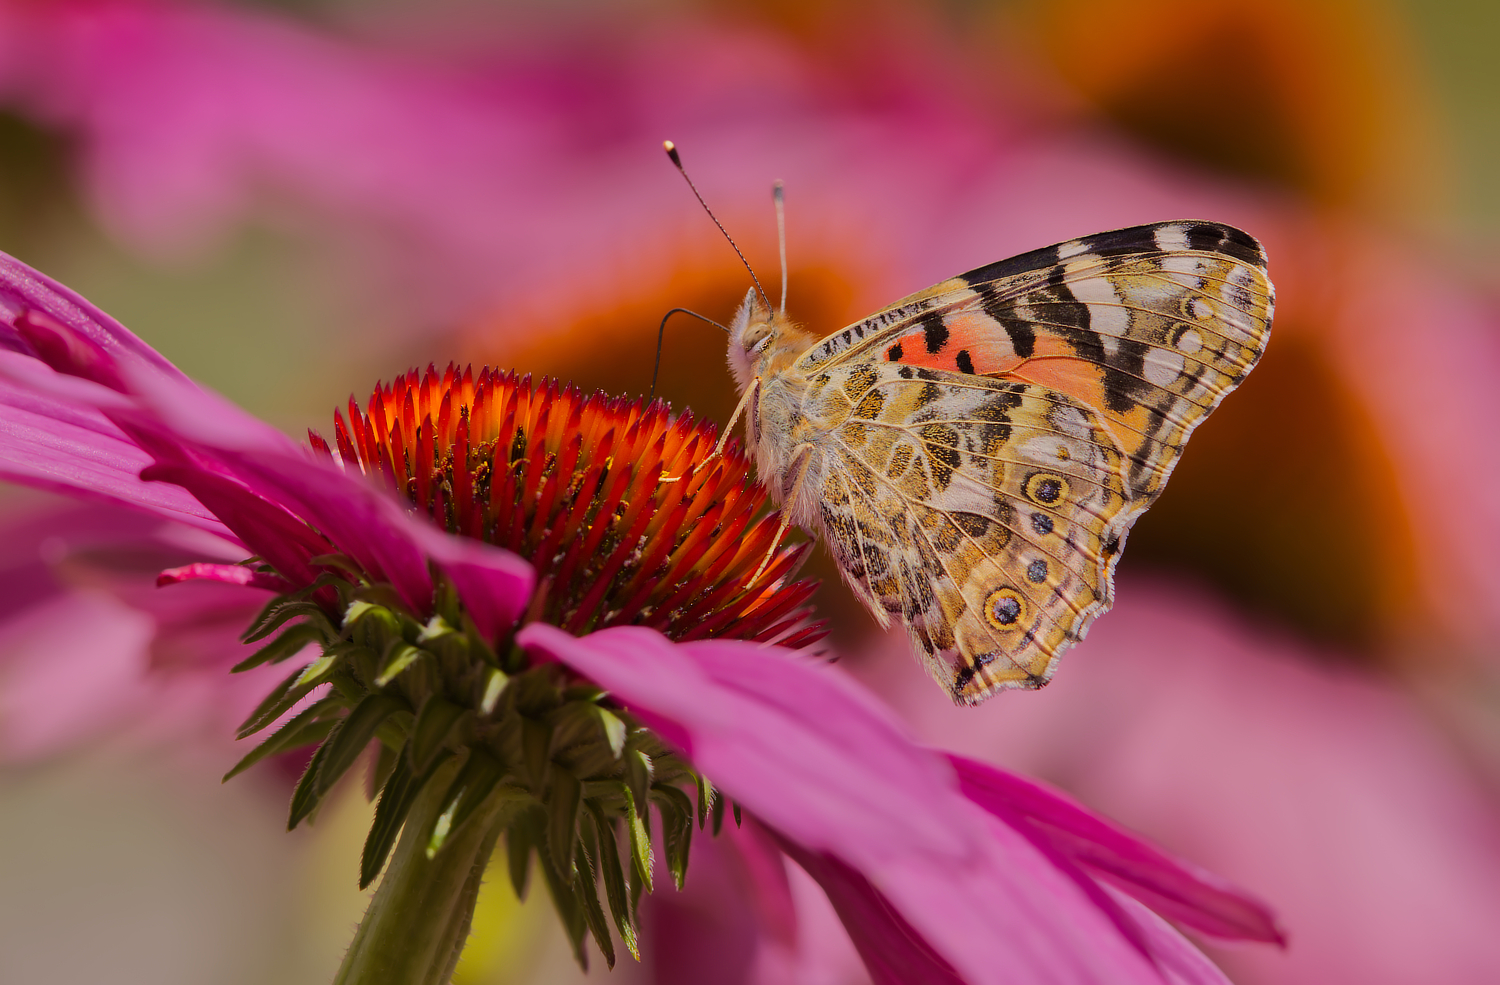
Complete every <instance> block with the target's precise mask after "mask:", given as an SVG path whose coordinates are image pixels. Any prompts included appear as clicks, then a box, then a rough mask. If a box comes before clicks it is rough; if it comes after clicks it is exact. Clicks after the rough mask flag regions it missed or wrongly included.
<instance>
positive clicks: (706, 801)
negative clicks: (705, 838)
mask: <svg viewBox="0 0 1500 985" xmlns="http://www.w3.org/2000/svg"><path fill="white" fill-rule="evenodd" d="M693 779H694V781H696V783H697V785H698V830H699V831H702V830H703V826H704V825H705V824H707V823H708V816H709V814H710V813H712V812H713V809H714V801H715V800H716V799H717V797H716V796H715V793H714V788H713V784H711V783H709V782H708V777H706V776H704V775H703V774H702V773H694V774H693Z"/></svg>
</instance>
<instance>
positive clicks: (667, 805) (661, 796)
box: [651, 783, 693, 892]
mask: <svg viewBox="0 0 1500 985" xmlns="http://www.w3.org/2000/svg"><path fill="white" fill-rule="evenodd" d="M651 796H652V798H653V799H654V800H655V801H656V806H657V809H658V810H659V811H661V840H662V848H663V850H664V851H665V852H666V853H667V870H668V871H669V872H671V873H672V883H673V884H674V885H675V886H676V887H677V889H678V891H679V892H680V891H681V890H682V884H683V882H684V880H686V879H687V865H688V850H689V849H690V848H691V847H692V841H693V802H692V801H691V800H689V799H688V795H687V794H685V793H683V792H682V791H681V790H680V789H679V788H677V787H674V786H671V785H670V784H665V783H663V784H658V785H657V786H655V787H652V788H651Z"/></svg>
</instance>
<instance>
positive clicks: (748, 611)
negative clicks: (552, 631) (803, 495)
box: [309, 364, 823, 647]
mask: <svg viewBox="0 0 1500 985" xmlns="http://www.w3.org/2000/svg"><path fill="white" fill-rule="evenodd" d="M309 437H310V439H311V442H312V445H313V448H314V449H315V451H316V452H317V453H318V454H320V455H323V454H328V455H331V454H332V451H331V449H330V446H329V444H328V443H327V442H326V441H324V440H323V438H322V437H321V436H319V435H317V434H316V433H310V435H309ZM334 439H335V442H334V443H335V445H336V446H337V449H338V454H339V457H341V458H342V459H343V461H344V463H345V467H346V468H354V467H358V468H359V469H360V470H361V471H362V472H363V473H364V474H365V475H367V476H370V477H371V478H373V479H376V481H382V482H385V483H386V484H388V485H390V486H391V487H392V488H393V489H395V490H396V491H398V492H399V493H401V494H402V495H403V496H405V497H406V498H407V499H409V500H410V501H411V502H412V503H413V505H414V506H415V507H416V508H417V509H419V510H422V511H423V512H425V513H427V514H428V515H429V516H431V517H432V518H433V520H435V521H436V522H437V523H438V524H439V525H441V526H442V527H443V528H444V529H446V530H447V531H448V532H450V533H454V534H459V535H461V536H466V537H473V538H476V539H479V540H483V541H486V542H488V543H491V544H495V545H497V546H499V547H504V548H507V549H508V550H511V551H514V552H515V553H517V554H519V555H521V556H522V557H524V558H526V559H527V560H528V561H530V562H531V564H532V565H533V566H534V567H535V568H536V572H537V595H538V598H537V599H534V600H533V605H532V610H531V618H536V619H541V620H543V621H546V622H550V623H553V624H555V625H558V626H561V627H563V628H565V629H567V630H569V631H570V632H573V633H584V632H591V631H593V630H597V629H603V628H605V627H607V626H615V625H626V624H629V625H644V626H650V627H652V628H654V629H657V630H660V631H661V632H662V633H664V634H665V635H667V636H669V637H672V638H674V639H701V638H706V637H709V636H714V637H721V638H731V639H746V640H756V641H760V642H777V643H781V644H784V645H791V646H798V647H803V646H808V645H810V644H812V643H815V642H816V641H817V640H819V639H821V638H822V636H823V629H822V626H821V624H815V623H813V622H812V619H811V614H810V610H809V609H808V608H807V607H806V602H807V600H808V598H809V597H810V596H811V594H812V591H813V588H814V587H815V583H814V582H811V581H801V582H793V581H792V580H791V579H792V577H793V575H794V574H795V572H796V570H797V568H798V567H799V566H800V564H801V562H802V561H803V559H804V558H805V556H806V554H807V550H808V548H809V546H810V545H808V544H805V543H804V544H800V545H796V546H790V547H779V546H778V545H776V543H775V540H776V528H777V518H776V516H775V515H774V514H772V515H763V514H764V506H765V503H766V494H765V490H764V488H763V487H761V486H760V485H758V484H756V483H754V482H752V481H751V480H750V478H749V461H748V459H747V458H746V457H745V456H744V454H742V453H741V451H740V450H739V448H738V445H737V444H736V443H735V442H732V441H731V442H729V443H728V444H727V445H726V447H725V448H724V450H723V451H722V452H721V453H720V454H717V455H715V454H713V449H714V447H715V443H716V440H717V429H716V427H715V426H714V425H713V424H712V423H711V422H701V423H700V422H696V421H694V420H693V418H692V415H691V414H690V413H685V414H682V415H680V416H677V417H673V416H672V414H671V413H670V410H669V408H668V407H667V406H666V405H665V404H663V403H661V402H655V403H652V404H649V405H648V404H646V403H645V402H644V401H642V400H630V399H627V398H615V397H608V396H606V395H604V394H602V393H595V394H591V395H585V394H583V392H582V391H580V390H579V389H577V388H576V387H574V386H572V385H559V383H558V382H557V381H556V380H552V379H546V378H544V379H542V380H540V381H538V383H537V384H536V385H533V383H532V380H531V377H530V376H529V375H527V376H524V377H517V375H516V374H515V373H513V372H504V373H502V372H499V371H496V370H493V369H490V368H489V367H485V368H483V369H481V370H480V371H479V372H478V373H477V374H476V373H475V372H474V371H473V369H472V368H471V367H464V368H463V369H462V370H461V371H460V370H459V369H458V368H457V367H456V366H454V365H452V364H450V365H449V366H448V367H447V369H446V370H444V371H443V372H442V373H439V372H438V371H437V369H436V367H434V366H429V367H428V368H427V372H426V373H423V374H420V375H419V374H418V373H417V371H416V370H411V371H408V372H407V373H405V374H404V375H402V376H398V377H397V378H396V379H395V381H394V382H392V383H389V384H385V385H377V386H376V387H375V389H374V391H373V392H372V394H371V396H370V400H369V402H368V404H367V405H366V407H365V409H364V410H363V411H361V410H360V408H359V405H358V404H357V403H356V402H355V400H354V399H353V398H352V397H351V398H350V400H349V404H348V418H347V421H346V418H345V417H344V414H343V412H341V411H335V412H334ZM773 551H774V552H775V553H774V556H772V558H771V560H770V563H768V564H766V565H765V567H764V570H763V571H761V572H760V575H759V577H755V575H756V572H757V570H758V569H760V568H761V566H762V562H764V561H765V560H766V558H767V556H768V555H770V554H772V552H773Z"/></svg>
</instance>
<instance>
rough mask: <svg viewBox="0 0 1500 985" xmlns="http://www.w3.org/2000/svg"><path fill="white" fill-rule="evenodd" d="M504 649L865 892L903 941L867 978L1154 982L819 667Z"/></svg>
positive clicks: (635, 650) (732, 650) (622, 652)
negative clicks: (592, 698) (578, 690)
mask: <svg viewBox="0 0 1500 985" xmlns="http://www.w3.org/2000/svg"><path fill="white" fill-rule="evenodd" d="M517 639H518V641H519V642H520V643H521V644H522V645H523V646H525V647H526V648H527V649H528V650H536V651H545V652H547V653H550V654H552V655H553V656H555V657H556V658H558V659H560V660H561V661H563V662H564V663H566V664H568V665H569V666H571V667H572V668H573V669H574V670H576V671H578V672H579V673H581V674H583V675H584V676H586V677H588V678H589V679H591V680H593V681H594V682H596V683H597V684H599V685H600V686H602V687H604V688H606V689H608V690H609V691H610V692H611V693H612V694H613V695H614V697H615V698H616V699H617V700H619V701H620V702H621V703H622V704H624V705H625V706H626V707H627V708H629V709H630V710H631V712H632V713H633V714H636V715H638V716H640V717H641V718H642V719H643V720H644V721H646V722H647V723H648V724H649V725H651V726H652V727H653V728H656V729H658V730H659V731H660V732H661V733H662V734H663V735H664V737H666V738H667V739H668V741H671V742H673V743H674V744H676V745H678V746H679V748H681V749H682V750H683V751H684V752H685V753H686V754H687V755H689V756H690V758H691V759H692V761H693V763H694V764H695V766H697V767H698V768H700V769H702V770H703V771H704V772H705V774H706V775H708V776H709V777H711V778H712V779H713V781H714V783H715V784H717V785H719V786H721V788H722V789H723V790H725V791H726V792H727V793H728V794H729V796H731V797H733V798H734V799H735V800H736V801H738V802H739V803H742V804H744V805H745V806H746V807H747V808H748V809H749V810H750V811H751V812H752V813H754V814H755V815H756V817H758V818H759V819H760V820H761V821H762V822H764V823H765V824H766V825H767V826H768V827H769V828H771V829H772V830H773V831H775V832H776V833H777V835H779V836H780V837H781V838H783V839H785V840H786V841H787V842H788V843H790V844H792V845H795V846H796V850H797V851H799V852H802V853H806V856H807V858H808V860H809V864H811V865H812V866H813V867H814V868H815V869H819V871H824V870H823V869H822V868H820V866H819V863H818V861H817V860H818V859H820V858H826V859H830V860H833V861H834V862H835V863H836V865H835V866H834V868H832V869H828V870H826V873H825V874H827V875H828V878H830V879H831V880H837V882H836V884H835V885H834V887H833V889H832V890H831V894H834V893H843V892H844V889H841V888H840V887H843V886H846V874H847V873H848V872H852V873H855V874H857V875H858V876H859V878H861V879H863V880H866V881H867V882H868V885H869V886H870V887H871V888H872V890H873V893H874V894H875V895H874V896H870V897H868V898H867V897H866V896H862V895H860V894H859V893H858V892H856V890H855V889H853V888H848V893H849V895H848V896H847V898H846V899H845V903H846V904H847V905H848V906H849V907H850V908H851V909H852V908H853V907H855V906H856V904H858V905H860V906H862V907H869V906H875V905H876V904H875V903H874V902H873V900H874V899H877V898H878V899H879V900H880V901H881V902H880V903H879V905H880V906H888V907H889V908H890V911H891V913H892V915H893V919H892V921H891V926H892V927H894V926H896V923H895V921H896V920H899V921H901V922H904V924H905V925H906V926H908V927H910V928H911V930H912V934H911V935H908V936H909V940H911V941H912V942H913V943H911V944H910V945H909V946H908V945H903V944H901V943H900V940H901V939H900V938H892V939H891V940H892V941H894V942H895V943H891V942H890V941H883V942H882V943H880V944H879V947H880V948H881V950H877V951H874V952H870V953H866V954H865V957H866V960H867V961H869V962H872V966H873V967H890V968H892V969H896V970H899V969H900V968H931V967H938V965H936V964H933V961H934V955H935V956H936V959H937V960H939V961H940V962H943V963H946V964H947V965H949V966H950V967H951V968H952V969H953V970H954V971H955V972H956V973H957V976H958V977H959V978H960V979H961V980H963V981H966V982H972V983H980V982H1001V981H1004V982H1031V981H1048V982H1112V983H1113V982H1160V981H1162V974H1161V972H1160V971H1159V969H1158V968H1157V967H1156V966H1155V965H1154V963H1153V960H1152V959H1151V958H1150V957H1149V956H1148V955H1147V953H1144V950H1143V949H1142V947H1141V945H1140V944H1139V943H1138V942H1136V941H1135V940H1133V939H1131V938H1130V937H1129V936H1128V935H1127V934H1126V933H1125V932H1122V929H1121V927H1120V926H1119V925H1118V924H1117V922H1116V918H1115V916H1114V915H1113V914H1111V913H1109V912H1107V911H1106V910H1105V909H1103V908H1101V907H1100V905H1099V904H1098V902H1097V901H1096V900H1095V899H1094V898H1093V897H1091V895H1090V894H1089V893H1087V892H1085V891H1084V889H1083V888H1082V887H1080V886H1079V884H1078V883H1077V882H1076V881H1075V880H1074V878H1073V877H1072V875H1071V874H1069V873H1066V872H1063V871H1061V870H1060V869H1059V868H1058V867H1057V866H1056V865H1055V864H1053V862H1052V861H1051V860H1050V859H1049V857H1048V855H1047V854H1046V853H1044V852H1042V851H1041V850H1039V849H1038V847H1037V846H1036V845H1034V844H1032V842H1031V841H1030V840H1029V839H1028V838H1027V836H1025V835H1023V834H1022V833H1021V832H1019V831H1016V830H1014V829H1011V828H1007V827H1006V826H1004V825H1002V824H1000V823H999V822H998V821H996V820H995V819H994V818H993V817H991V816H990V815H988V814H986V813H985V812H984V811H982V810H981V809H980V808H979V807H977V806H976V805H974V804H973V803H972V802H970V801H969V800H968V799H967V798H965V797H964V796H963V794H962V793H961V792H960V790H959V787H958V781H957V778H956V777H955V775H954V773H953V770H952V767H951V766H950V765H949V764H948V763H947V762H946V761H945V760H944V759H943V758H942V757H940V756H938V755H936V754H934V753H932V752H930V751H928V750H925V749H922V748H920V747H917V746H915V745H913V744H912V743H911V742H909V741H908V740H907V739H906V738H905V737H904V735H903V734H902V733H901V730H900V728H899V727H898V726H897V725H896V724H895V723H894V721H893V720H892V719H891V717H890V715H889V713H888V712H887V711H886V710H885V709H884V708H883V707H882V706H881V705H879V704H878V703H877V702H876V701H875V700H874V699H873V698H872V697H871V696H870V695H868V694H867V693H866V692H864V691H863V690H862V689H860V688H859V687H857V686H856V685H855V684H853V683H852V682H851V681H850V680H849V679H848V678H846V677H844V676H842V675H841V674H840V673H839V672H838V671H836V670H834V669H833V668H830V667H827V666H825V665H821V664H815V663H812V662H809V661H807V660H806V659H804V658H799V657H797V656H794V655H789V654H787V653H785V652H782V651H778V650H775V649H773V648H765V647H758V646H755V645H753V644H747V643H737V642H731V641H713V642H704V643H692V644H684V645H674V644H672V643H670V642H669V641H667V640H666V639H665V638H664V637H662V636H661V635H659V634H657V633H654V632H652V631H650V630H645V629H640V628H635V627H628V628H619V629H610V630H604V631H602V632H599V633H594V634H591V635H590V636H588V637H585V638H583V639H576V638H574V637H571V636H569V635H568V634H566V633H564V632H562V631H561V630H558V629H556V628H554V627H551V626H545V625H541V624H532V625H530V626H527V627H526V628H525V629H523V630H522V631H521V633H520V634H519V635H518V637H517ZM812 874H813V875H814V876H815V877H816V876H817V875H818V874H819V873H818V872H816V871H815V872H813V873H812ZM850 886H851V887H852V884H850ZM835 903H836V905H838V900H835ZM915 941H920V942H921V944H920V946H919V945H918V944H916V943H915ZM855 943H856V945H858V946H861V947H862V948H865V947H876V942H874V941H863V942H862V941H861V940H860V939H859V937H858V936H856V938H855ZM887 949H890V950H887ZM1220 980H1221V981H1222V979H1220Z"/></svg>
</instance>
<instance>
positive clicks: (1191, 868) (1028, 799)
mask: <svg viewBox="0 0 1500 985" xmlns="http://www.w3.org/2000/svg"><path fill="white" fill-rule="evenodd" d="M948 760H949V762H951V763H952V764H953V765H954V767H955V768H956V769H957V770H958V777H959V784H960V786H961V788H962V789H963V792H964V795H965V796H967V797H968V798H969V799H970V800H972V801H974V803H976V804H978V805H979V806H980V807H983V808H984V809H985V810H987V811H990V812H991V813H992V814H995V815H996V816H998V817H1001V818H1002V819H1009V818H1011V817H1014V816H1016V815H1019V816H1020V817H1022V818H1024V819H1025V821H1027V822H1029V824H1030V825H1031V827H1032V828H1033V829H1034V830H1035V831H1036V832H1037V834H1038V835H1039V836H1040V837H1042V838H1044V839H1046V841H1047V842H1048V843H1049V844H1050V845H1052V846H1053V847H1054V848H1056V849H1057V850H1058V851H1059V852H1061V853H1062V854H1063V855H1065V856H1067V857H1068V858H1071V859H1072V860H1073V861H1075V862H1077V863H1078V864H1079V865H1081V866H1083V867H1084V868H1085V869H1087V870H1089V871H1090V872H1093V873H1094V874H1095V875H1097V876H1099V877H1100V878H1102V879H1104V880H1105V881H1107V882H1109V883H1111V884H1113V885H1114V886H1116V887H1117V888H1119V889H1120V890H1122V891H1123V892H1125V893H1127V894H1129V895H1130V896H1133V897H1134V898H1135V899H1137V900H1140V901H1141V902H1142V903H1144V904H1146V905H1147V906H1148V907H1150V908H1151V909H1152V910H1154V911H1156V912H1157V913H1160V914H1162V915H1163V916H1166V917H1169V918H1170V919H1173V920H1176V921H1177V922H1178V923H1181V924H1185V925H1186V926H1189V927H1192V928H1193V929H1195V930H1201V931H1203V932H1204V933H1209V934H1213V935H1215V936H1217V937H1226V938H1241V939H1245V940H1254V941H1270V942H1274V943H1277V944H1282V945H1284V944H1285V943H1286V939H1285V937H1283V936H1282V933H1281V931H1280V930H1279V929H1278V928H1277V926H1276V920H1275V918H1274V917H1273V916H1272V914H1271V911H1270V909H1269V908H1267V907H1266V906H1265V904H1263V903H1261V902H1260V901H1259V900H1257V899H1255V898H1254V897H1252V896H1251V895H1249V894H1248V893H1246V892H1244V891H1243V890H1241V889H1239V888H1237V887H1235V886H1233V885H1231V884H1230V883H1228V882H1226V881H1225V880H1223V879H1220V878H1219V877H1218V876H1216V875H1214V874H1213V873H1211V872H1208V871H1206V870H1204V869H1201V868H1199V867H1198V866H1196V865H1193V864H1192V863H1191V862H1187V861H1184V860H1182V859H1179V858H1175V857H1173V856H1171V855H1169V854H1167V853H1166V852H1164V851H1162V850H1161V849H1160V848H1157V847H1156V846H1155V845H1152V844H1151V843H1150V842H1148V841H1146V840H1145V839H1143V838H1141V837H1139V836H1137V835H1134V834H1131V833H1130V832H1128V831H1126V830H1125V829H1124V828H1121V827H1120V826H1118V825H1116V824H1114V823H1112V822H1110V821H1107V820H1105V819H1104V818H1102V817H1100V816H1099V815H1097V814H1094V813H1092V812H1091V811H1089V810H1088V809H1087V808H1085V807H1083V806H1082V805H1081V804H1079V803H1077V802H1076V801H1074V800H1072V799H1071V798H1069V797H1067V796H1065V795H1063V794H1061V793H1059V792H1057V791H1055V790H1052V789H1050V788H1048V787H1046V786H1044V785H1042V784H1040V783H1037V782H1036V781H1034V780H1029V779H1026V778H1025V777H1021V776H1017V775H1016V774H1014V773H1007V772H1005V771H1004V770H1000V769H996V768H995V767H993V766H989V765H986V764H985V763H981V762H978V761H977V760H973V759H968V758H966V757H964V756H956V755H950V756H949V757H948Z"/></svg>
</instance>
